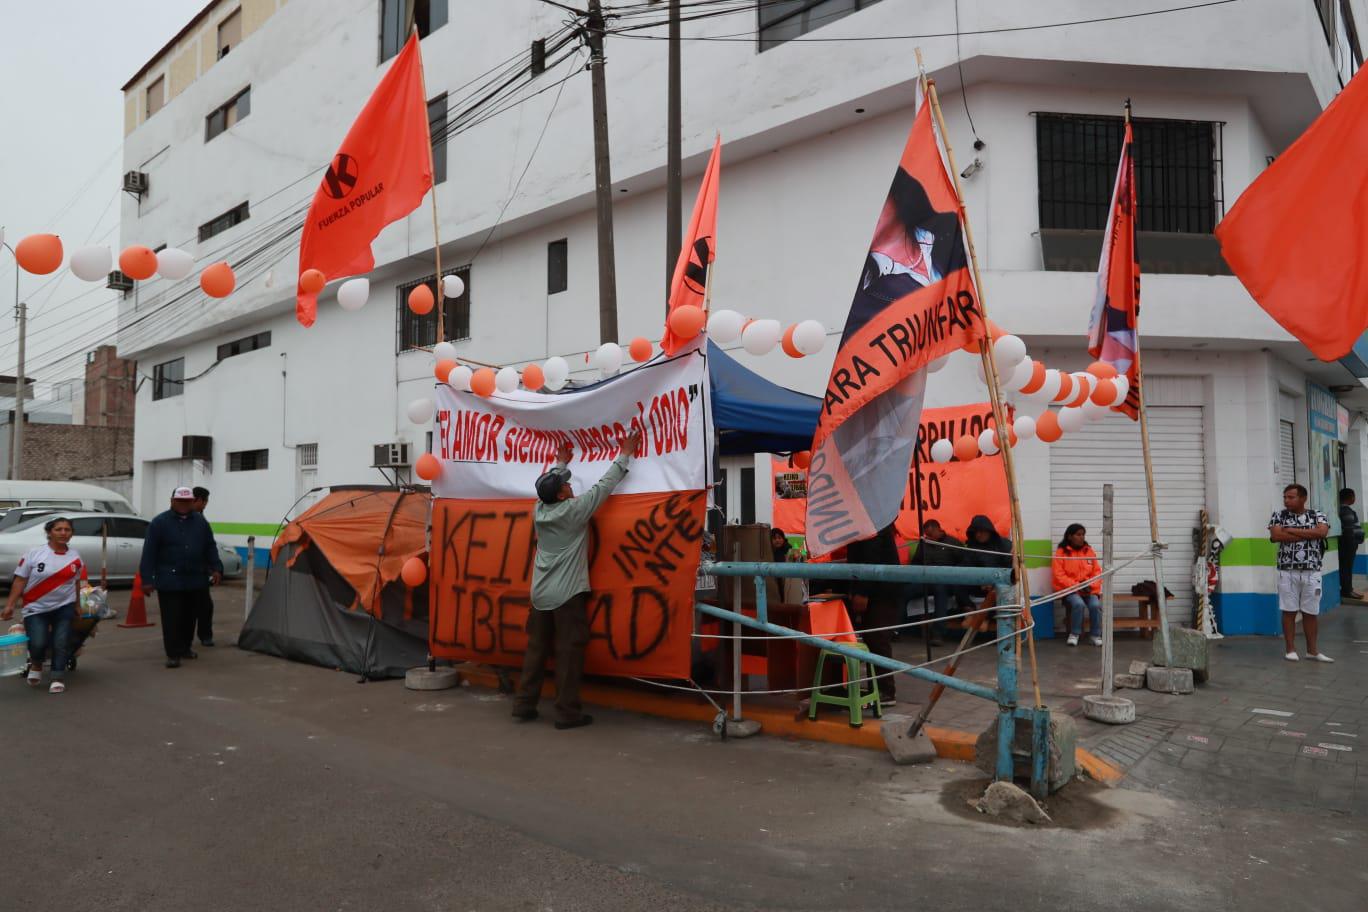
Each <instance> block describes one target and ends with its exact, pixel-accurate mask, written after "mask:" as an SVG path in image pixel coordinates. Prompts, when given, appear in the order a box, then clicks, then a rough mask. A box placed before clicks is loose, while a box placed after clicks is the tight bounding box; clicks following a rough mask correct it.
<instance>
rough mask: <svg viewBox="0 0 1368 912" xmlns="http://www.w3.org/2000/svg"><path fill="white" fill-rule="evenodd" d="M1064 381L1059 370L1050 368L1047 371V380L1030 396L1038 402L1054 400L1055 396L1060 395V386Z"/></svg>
mask: <svg viewBox="0 0 1368 912" xmlns="http://www.w3.org/2000/svg"><path fill="white" fill-rule="evenodd" d="M1062 383H1063V380H1062V379H1060V376H1059V371H1057V370H1055V369H1054V368H1048V369H1047V370H1046V371H1045V382H1044V383H1042V384H1041V385H1040V389H1038V390H1036V391H1035V392H1034V393H1031V394H1030V397H1031V398H1032V399H1034V400H1036V401H1037V402H1053V401H1054V397H1055V396H1058V395H1059V387H1060V384H1062Z"/></svg>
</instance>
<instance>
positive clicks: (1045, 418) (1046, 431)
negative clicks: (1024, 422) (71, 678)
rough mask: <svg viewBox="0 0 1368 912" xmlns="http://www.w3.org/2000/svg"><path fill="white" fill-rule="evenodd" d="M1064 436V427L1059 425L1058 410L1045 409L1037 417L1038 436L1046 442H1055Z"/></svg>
mask: <svg viewBox="0 0 1368 912" xmlns="http://www.w3.org/2000/svg"><path fill="white" fill-rule="evenodd" d="M1063 436H1064V429H1063V428H1061V427H1060V426H1059V415H1058V413H1056V412H1051V411H1044V412H1041V413H1040V417H1039V418H1037V419H1036V437H1038V438H1040V439H1041V440H1042V441H1044V442H1045V443H1054V442H1055V441H1056V440H1058V439H1059V438H1060V437H1063Z"/></svg>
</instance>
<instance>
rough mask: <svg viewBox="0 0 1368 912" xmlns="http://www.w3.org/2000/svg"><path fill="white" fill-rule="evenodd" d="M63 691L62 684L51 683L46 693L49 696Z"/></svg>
mask: <svg viewBox="0 0 1368 912" xmlns="http://www.w3.org/2000/svg"><path fill="white" fill-rule="evenodd" d="M64 690H66V685H65V684H63V683H62V682H61V681H53V682H52V683H51V684H50V685H48V693H50V694H59V693H61V692H63V691H64Z"/></svg>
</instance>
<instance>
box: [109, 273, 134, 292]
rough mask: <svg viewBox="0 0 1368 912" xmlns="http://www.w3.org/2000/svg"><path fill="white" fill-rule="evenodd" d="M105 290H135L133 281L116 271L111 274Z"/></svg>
mask: <svg viewBox="0 0 1368 912" xmlns="http://www.w3.org/2000/svg"><path fill="white" fill-rule="evenodd" d="M105 288H112V289H114V290H115V291H123V292H129V291H132V290H133V280H132V279H130V278H129V277H128V276H126V275H124V274H123V273H122V272H119V270H117V269H116V270H114V271H113V272H111V273H110V274H109V279H108V281H106V282H105Z"/></svg>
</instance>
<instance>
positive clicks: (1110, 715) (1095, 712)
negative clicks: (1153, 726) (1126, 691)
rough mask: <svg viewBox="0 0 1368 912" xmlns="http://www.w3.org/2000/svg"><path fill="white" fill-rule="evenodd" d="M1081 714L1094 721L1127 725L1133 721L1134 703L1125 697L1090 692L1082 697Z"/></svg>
mask: <svg viewBox="0 0 1368 912" xmlns="http://www.w3.org/2000/svg"><path fill="white" fill-rule="evenodd" d="M1083 715H1085V716H1087V717H1088V718H1089V719H1092V720H1093V721H1094V722H1105V723H1107V724H1108V725H1127V724H1129V723H1131V722H1134V721H1135V704H1134V703H1133V702H1131V701H1130V700H1127V699H1126V698H1125V697H1104V696H1100V695H1098V694H1090V695H1088V696H1086V697H1084V698H1083Z"/></svg>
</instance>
